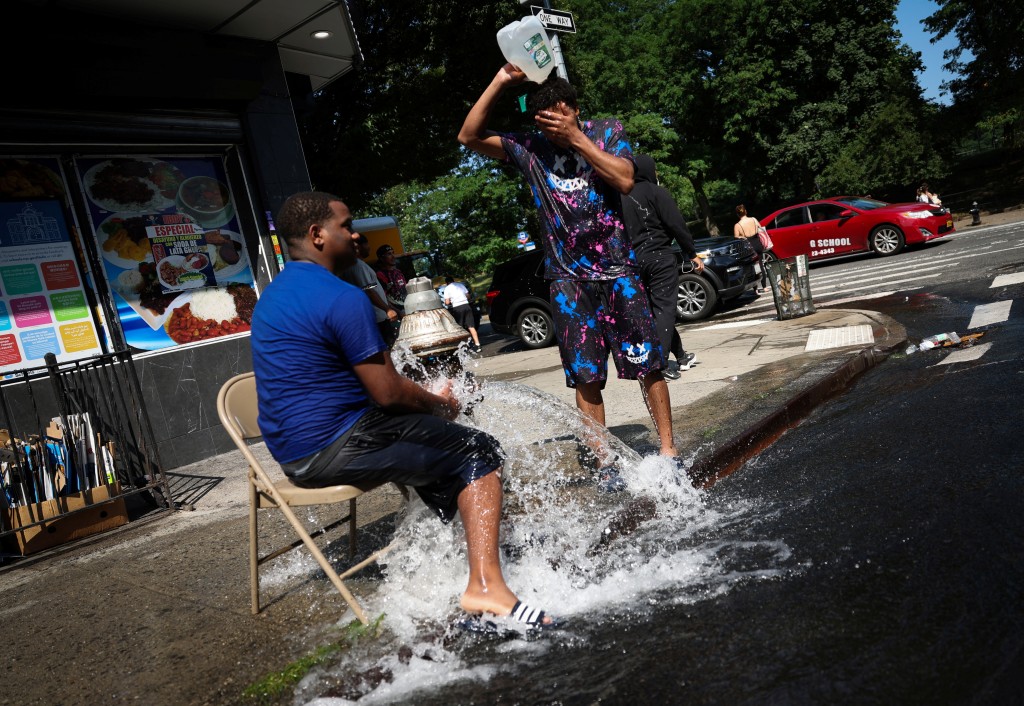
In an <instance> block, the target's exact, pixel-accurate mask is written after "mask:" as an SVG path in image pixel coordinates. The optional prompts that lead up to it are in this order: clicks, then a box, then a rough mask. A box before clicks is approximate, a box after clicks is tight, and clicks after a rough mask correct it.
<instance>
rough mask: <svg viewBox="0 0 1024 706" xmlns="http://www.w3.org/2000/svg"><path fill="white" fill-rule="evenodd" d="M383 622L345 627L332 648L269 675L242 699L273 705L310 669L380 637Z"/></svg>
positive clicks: (248, 689)
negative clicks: (358, 644)
mask: <svg viewBox="0 0 1024 706" xmlns="http://www.w3.org/2000/svg"><path fill="white" fill-rule="evenodd" d="M383 621H384V614H383V613H381V615H380V616H378V617H377V619H376V620H374V621H373V622H372V623H370V624H369V625H363V624H362V623H361V622H359V621H358V620H353V621H352V622H351V623H349V624H348V625H347V626H346V627H345V633H344V635H343V636H342V637H341V639H340V640H338V641H337V642H332V643H330V644H329V645H322V646H320V647H318V648H317V649H315V650H314V651H313V652H311V653H310V654H308V655H306V656H305V657H302V658H300V659H298V660H296V661H294V662H292V663H291V664H289V665H287V666H286V667H284V668H283V669H281V670H280V671H277V672H273V673H272V674H268V675H267V676H265V677H263V679H260V680H259V681H258V682H256V683H255V684H251V685H249V686H248V687H247V688H246V689H245V691H243V692H242V697H243V698H245V699H247V700H251V701H254V702H256V703H272V702H273V701H274V700H276V699H278V698H279V697H280V696H281V695H282V694H284V693H285V692H286V691H287V690H288V689H291V688H292V687H294V686H295V685H296V684H298V683H299V681H300V680H301V679H302V678H303V677H304V676H306V675H307V674H308V673H309V671H310V670H311V669H313V668H314V667H317V666H319V665H321V664H326V663H327V662H330V661H331V660H332V659H333V658H334V655H335V654H336V653H337V652H340V651H342V650H347V649H349V648H351V647H352V646H353V645H355V644H356V643H358V642H359V641H360V640H364V639H368V638H369V639H375V638H377V637H379V636H380V634H381V623H382V622H383Z"/></svg>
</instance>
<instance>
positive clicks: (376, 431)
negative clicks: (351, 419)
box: [282, 407, 504, 522]
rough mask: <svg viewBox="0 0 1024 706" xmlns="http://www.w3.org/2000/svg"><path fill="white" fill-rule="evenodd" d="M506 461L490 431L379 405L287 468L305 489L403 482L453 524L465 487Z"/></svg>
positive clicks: (291, 475) (297, 482)
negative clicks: (390, 410)
mask: <svg viewBox="0 0 1024 706" xmlns="http://www.w3.org/2000/svg"><path fill="white" fill-rule="evenodd" d="M503 462H504V460H503V458H502V452H501V447H500V446H499V445H498V442H497V440H496V439H495V438H494V437H492V436H491V435H489V434H487V433H485V432H482V431H479V430H477V429H472V428H470V427H467V426H463V425H461V424H456V423H455V422H449V421H448V420H446V419H442V418H441V417H435V416H433V415H430V414H389V413H388V412H385V411H384V410H382V409H379V408H377V407H374V408H372V409H370V411H368V412H367V413H366V414H364V415H363V416H362V417H360V419H359V421H357V422H356V423H355V425H354V426H353V427H352V428H351V429H349V430H348V431H347V432H345V433H344V434H342V435H341V436H340V437H338V438H337V439H336V440H335V441H334V442H332V443H331V444H330V445H329V446H327V447H326V448H324V449H321V450H320V451H318V452H316V453H315V454H312V455H311V456H307V457H306V458H303V459H299V460H298V461H292V462H291V463H285V464H282V469H283V470H284V472H285V475H287V476H288V477H289V478H291V480H292V482H293V483H295V484H296V485H298V486H301V487H303V488H322V487H325V486H328V485H342V484H345V485H357V484H359V483H383V482H387V481H392V482H395V483H401V484H402V485H407V486H410V487H413V488H415V489H416V492H417V493H418V494H419V496H420V497H421V498H422V499H423V502H424V503H426V504H427V505H428V506H429V507H430V508H431V509H432V510H433V511H434V512H436V513H437V514H438V515H439V516H440V517H441V519H442V520H443V521H444V522H451V520H452V518H454V517H455V514H456V513H457V512H458V503H457V500H458V495H459V493H460V492H462V489H463V488H465V487H466V486H467V485H469V484H470V483H472V482H473V481H475V480H477V479H479V478H483V477H484V476H486V475H487V474H488V473H491V472H492V471H495V470H497V469H498V468H500V467H501V465H502V463H503Z"/></svg>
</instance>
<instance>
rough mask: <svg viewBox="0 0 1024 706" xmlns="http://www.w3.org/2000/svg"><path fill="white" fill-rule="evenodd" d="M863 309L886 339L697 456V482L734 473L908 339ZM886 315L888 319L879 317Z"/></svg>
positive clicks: (703, 484)
mask: <svg viewBox="0 0 1024 706" xmlns="http://www.w3.org/2000/svg"><path fill="white" fill-rule="evenodd" d="M864 313H865V314H866V315H867V316H868V317H869V318H872V319H874V320H875V321H876V322H877V324H878V325H880V326H882V327H883V328H884V329H885V331H886V336H885V340H884V342H883V343H881V344H877V343H876V344H875V345H873V346H870V347H868V348H863V349H861V350H860V351H858V352H857V353H856V354H855V355H854V356H853V357H852V358H850V359H849V360H847V361H846V362H845V363H843V364H842V365H841V366H839V367H838V368H836V370H834V371H833V372H832V373H830V374H828V375H825V376H824V377H823V378H822V379H821V380H819V381H818V382H816V383H814V384H813V385H811V386H810V387H808V388H807V389H805V390H803V391H802V392H800V393H798V394H796V395H794V396H793V397H792V398H790V399H789V400H787V401H786V403H785V404H783V405H781V406H780V407H779V408H778V409H777V410H776V411H774V412H772V413H771V414H769V415H768V416H766V417H764V418H763V419H761V420H760V421H757V422H755V423H753V424H751V425H749V426H747V427H746V428H745V429H744V430H743V431H742V432H740V433H739V434H737V435H735V436H733V437H732V438H731V439H729V440H728V441H726V442H725V443H723V444H721V445H719V446H718V448H716V449H715V450H714V451H712V452H711V453H710V454H708V455H707V456H704V457H703V458H699V459H697V460H696V461H695V462H694V464H693V465H692V466H691V467H690V468H689V469H688V470H687V474H688V475H689V477H690V480H691V481H692V482H693V484H694V485H695V486H697V487H700V488H704V489H707V488H710V487H711V486H712V485H714V484H715V483H716V482H717V481H719V480H721V479H722V478H725V477H726V476H728V475H730V474H732V473H733V472H734V471H736V470H737V469H739V468H740V467H741V466H742V465H743V464H744V463H746V462H747V461H749V460H750V459H751V458H753V457H754V456H756V455H757V454H759V453H761V452H762V451H764V450H765V449H766V448H768V447H769V446H771V445H772V444H773V443H774V442H775V441H776V440H777V439H778V438H779V437H780V436H782V435H783V434H784V433H785V432H786V431H788V430H789V429H792V428H793V427H795V426H796V425H797V424H799V423H800V422H801V421H803V420H804V419H805V418H806V417H807V416H808V415H809V414H810V413H811V412H812V411H813V410H814V409H815V408H816V407H817V406H818V405H820V404H822V403H823V402H825V401H826V400H828V399H829V398H831V397H834V396H836V395H837V394H839V393H840V392H843V391H844V390H846V389H847V388H848V387H849V386H850V384H851V383H852V382H853V381H854V380H855V379H856V378H857V377H858V376H860V375H861V374H862V373H864V372H866V371H867V370H870V369H871V368H873V367H875V366H876V365H878V364H879V363H880V362H882V361H884V360H885V359H886V358H888V357H889V355H890V354H891V353H892V352H893V351H894V350H896V349H897V348H898V347H899V346H901V345H903V344H904V343H906V341H907V332H906V329H905V328H904V327H903V326H902V325H901V324H899V323H898V322H896V321H895V320H894V319H891V318H889V317H888V316H884V315H883V314H878V313H877V312H864ZM883 316H884V318H885V319H887V321H881V320H880V319H879V317H883Z"/></svg>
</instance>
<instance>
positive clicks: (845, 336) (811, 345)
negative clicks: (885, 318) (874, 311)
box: [804, 324, 875, 352]
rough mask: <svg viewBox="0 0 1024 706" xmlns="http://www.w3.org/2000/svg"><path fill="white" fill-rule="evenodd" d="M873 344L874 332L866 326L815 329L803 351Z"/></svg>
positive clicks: (808, 337)
mask: <svg viewBox="0 0 1024 706" xmlns="http://www.w3.org/2000/svg"><path fill="white" fill-rule="evenodd" d="M874 342H875V332H874V331H873V330H872V328H871V326H870V325H868V324H860V325H859V326H834V327H832V328H816V329H813V330H812V331H811V333H810V334H809V335H808V336H807V344H806V345H805V346H804V351H805V352H806V351H824V350H829V349H831V348H845V347H846V346H863V345H867V344H869V343H874Z"/></svg>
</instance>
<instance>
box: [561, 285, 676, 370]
mask: <svg viewBox="0 0 1024 706" xmlns="http://www.w3.org/2000/svg"><path fill="white" fill-rule="evenodd" d="M551 308H552V311H553V314H554V319H555V335H556V336H557V337H558V349H559V351H560V352H561V354H562V368H563V370H564V371H565V384H566V386H568V387H576V386H577V385H578V384H580V383H590V382H600V383H601V388H602V389H603V388H604V383H605V381H606V380H607V379H608V354H609V353H611V355H612V357H613V358H614V359H615V368H616V370H618V374H619V378H622V379H626V380H636V379H638V378H642V377H644V376H646V375H647V374H648V373H651V372H654V371H656V370H661V369H662V360H661V344H660V343H659V342H658V340H659V339H658V329H657V326H656V325H655V323H654V316H652V314H651V309H650V306H649V304H648V302H647V295H646V293H645V292H644V289H643V285H642V284H641V283H640V278H639V277H638V276H637V275H633V274H630V275H624V276H622V277H619V278H617V279H613V280H565V279H556V280H552V281H551Z"/></svg>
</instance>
